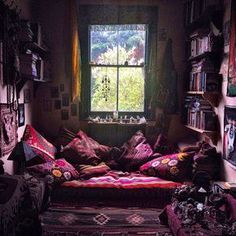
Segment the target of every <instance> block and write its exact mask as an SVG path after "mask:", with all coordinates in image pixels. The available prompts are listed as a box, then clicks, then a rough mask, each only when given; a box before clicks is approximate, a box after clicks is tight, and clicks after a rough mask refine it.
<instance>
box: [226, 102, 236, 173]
mask: <svg viewBox="0 0 236 236" xmlns="http://www.w3.org/2000/svg"><path fill="white" fill-rule="evenodd" d="M235 133H236V107H230V106H227V107H225V114H224V136H223V157H224V159H225V160H227V161H228V162H230V163H231V164H232V165H234V166H235V168H236V139H235V136H236V135H235Z"/></svg>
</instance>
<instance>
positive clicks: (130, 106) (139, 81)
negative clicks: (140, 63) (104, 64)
mask: <svg viewBox="0 0 236 236" xmlns="http://www.w3.org/2000/svg"><path fill="white" fill-rule="evenodd" d="M119 76H120V79H119V102H118V104H119V105H118V107H119V111H129V112H144V69H143V68H120V70H119Z"/></svg>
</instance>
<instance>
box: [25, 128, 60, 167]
mask: <svg viewBox="0 0 236 236" xmlns="http://www.w3.org/2000/svg"><path fill="white" fill-rule="evenodd" d="M22 140H23V141H25V142H26V143H27V144H28V145H29V146H30V147H31V149H32V150H33V151H34V152H35V153H36V154H37V155H38V156H39V157H40V158H41V160H42V162H48V161H53V160H54V159H55V154H56V147H55V146H53V145H52V144H51V143H50V142H48V141H47V140H46V139H45V138H44V137H43V136H42V135H41V134H40V133H38V132H37V131H36V130H35V129H34V128H33V127H32V126H31V125H26V127H25V132H24V135H23V137H22Z"/></svg>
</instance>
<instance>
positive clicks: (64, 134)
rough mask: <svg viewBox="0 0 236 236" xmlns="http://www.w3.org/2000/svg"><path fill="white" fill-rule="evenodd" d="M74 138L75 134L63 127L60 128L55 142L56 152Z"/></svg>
mask: <svg viewBox="0 0 236 236" xmlns="http://www.w3.org/2000/svg"><path fill="white" fill-rule="evenodd" d="M75 137H76V133H74V132H72V131H70V130H68V129H67V128H65V127H64V126H61V127H60V129H59V132H58V135H57V137H56V141H55V143H56V146H57V148H58V150H60V148H61V146H63V147H64V146H66V145H67V144H68V143H70V142H71V141H72V140H73V139H74V138H75Z"/></svg>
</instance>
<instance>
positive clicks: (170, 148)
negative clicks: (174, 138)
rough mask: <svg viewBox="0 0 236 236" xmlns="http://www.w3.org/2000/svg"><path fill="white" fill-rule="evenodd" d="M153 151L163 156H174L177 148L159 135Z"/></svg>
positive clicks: (163, 136)
mask: <svg viewBox="0 0 236 236" xmlns="http://www.w3.org/2000/svg"><path fill="white" fill-rule="evenodd" d="M153 151H154V152H157V153H161V154H163V155H166V154H172V153H175V152H176V147H175V146H174V145H173V144H172V143H170V142H169V141H168V140H167V138H166V136H165V135H163V134H159V135H158V137H157V140H156V142H155V144H154V146H153Z"/></svg>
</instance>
